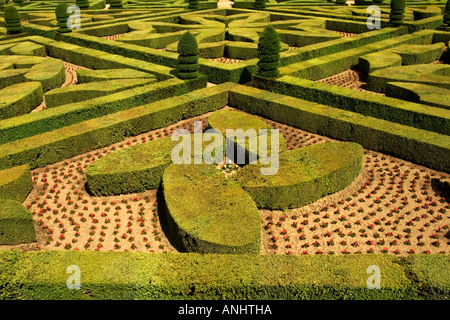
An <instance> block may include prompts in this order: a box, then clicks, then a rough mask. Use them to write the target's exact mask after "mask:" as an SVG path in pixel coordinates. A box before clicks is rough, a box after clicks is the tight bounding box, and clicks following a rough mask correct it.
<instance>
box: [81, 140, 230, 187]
mask: <svg viewBox="0 0 450 320" xmlns="http://www.w3.org/2000/svg"><path fill="white" fill-rule="evenodd" d="M202 135H203V139H205V136H207V135H208V133H202ZM189 137H190V141H191V161H192V159H193V157H194V156H195V153H194V151H195V149H194V135H190V136H189ZM183 139H184V138H183ZM209 140H211V139H209ZM183 141H184V140H183ZM179 143H181V142H179V141H172V140H171V138H170V137H168V138H164V139H160V140H155V141H149V142H147V143H142V144H138V145H135V146H131V147H127V148H125V149H121V150H118V151H116V152H113V153H112V154H109V155H106V156H104V157H102V158H101V159H98V160H96V161H95V162H94V163H92V164H91V165H89V166H88V167H87V169H86V178H87V181H88V189H89V192H91V193H93V194H95V195H96V196H106V195H111V194H126V193H133V192H142V191H144V190H149V189H157V188H158V187H159V186H160V184H161V179H162V176H163V173H164V169H165V168H166V167H167V166H168V165H169V164H170V163H171V162H172V150H173V149H174V147H175V146H176V145H177V144H179ZM210 143H211V142H209V141H202V150H201V152H202V154H203V151H204V150H205V147H206V146H207V145H209V144H210ZM224 147H225V145H224V146H223V147H222V149H224ZM213 156H214V154H213Z"/></svg>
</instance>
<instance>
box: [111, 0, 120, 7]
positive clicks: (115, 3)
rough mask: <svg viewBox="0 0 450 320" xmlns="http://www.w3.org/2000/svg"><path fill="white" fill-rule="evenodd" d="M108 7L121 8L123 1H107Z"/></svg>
mask: <svg viewBox="0 0 450 320" xmlns="http://www.w3.org/2000/svg"><path fill="white" fill-rule="evenodd" d="M109 7H110V8H122V7H123V1H122V0H109Z"/></svg>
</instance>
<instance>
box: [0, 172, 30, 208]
mask: <svg viewBox="0 0 450 320" xmlns="http://www.w3.org/2000/svg"><path fill="white" fill-rule="evenodd" d="M31 189H32V183H31V174H30V167H29V166H28V164H24V165H22V166H18V167H12V168H8V169H5V170H0V198H3V199H13V200H16V201H18V202H23V201H25V199H26V198H27V196H28V194H29V193H30V191H31Z"/></svg>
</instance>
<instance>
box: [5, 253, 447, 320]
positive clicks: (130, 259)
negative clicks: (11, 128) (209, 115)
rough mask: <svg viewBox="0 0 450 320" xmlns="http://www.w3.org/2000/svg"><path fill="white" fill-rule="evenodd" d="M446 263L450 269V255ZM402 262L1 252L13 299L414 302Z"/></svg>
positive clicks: (313, 257) (363, 258)
mask: <svg viewBox="0 0 450 320" xmlns="http://www.w3.org/2000/svg"><path fill="white" fill-rule="evenodd" d="M423 258H428V256H426V257H425V256H423ZM441 259H442V261H444V260H445V259H447V260H446V262H445V263H444V264H440V265H441V266H442V267H443V269H449V263H448V255H445V256H443V258H441ZM398 261H399V259H397V258H396V257H393V256H392V255H387V254H374V255H338V256H329V255H320V256H319V255H309V256H304V255H301V256H282V255H220V254H194V253H190V254H189V253H186V254H172V253H167V254H154V253H138V252H95V251H61V250H55V251H35V252H21V251H19V250H13V251H0V271H1V272H0V295H1V296H2V297H3V298H4V299H14V300H19V299H27V300H30V299H54V300H56V299H57V300H62V299H82V300H86V299H89V300H91V299H105V300H128V299H130V300H134V299H167V300H175V299H179V300H185V299H188V300H192V299H194V300H205V299H207V300H209V299H223V300H256V299H266V300H269V299H279V300H300V299H319V300H327V299H346V300H349V299H394V300H406V299H416V298H417V297H419V294H420V291H419V289H418V287H417V285H416V283H415V282H414V281H412V280H410V279H409V278H408V277H407V276H406V275H405V270H404V268H403V267H402V266H401V265H399V264H398ZM70 265H76V266H78V267H79V268H80V272H81V290H69V289H68V288H67V286H66V281H67V278H68V276H69V274H67V271H66V270H67V267H68V266H70ZM371 265H376V266H378V267H379V268H380V270H381V289H368V288H367V284H366V282H367V279H368V277H369V276H370V274H368V273H367V268H368V267H369V266H371ZM416 270H417V271H418V272H421V271H422V269H420V266H418V268H417V269H416ZM424 271H426V270H424ZM180 275H182V276H180ZM438 285H439V284H438ZM426 297H427V296H426V295H425V297H424V298H426ZM175 312H176V311H174V314H175ZM272 312H273V311H272Z"/></svg>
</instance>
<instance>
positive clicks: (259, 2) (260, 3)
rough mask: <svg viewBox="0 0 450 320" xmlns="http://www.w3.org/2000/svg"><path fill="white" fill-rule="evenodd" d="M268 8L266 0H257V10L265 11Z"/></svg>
mask: <svg viewBox="0 0 450 320" xmlns="http://www.w3.org/2000/svg"><path fill="white" fill-rule="evenodd" d="M265 7H266V0H255V9H264V8H265Z"/></svg>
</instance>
